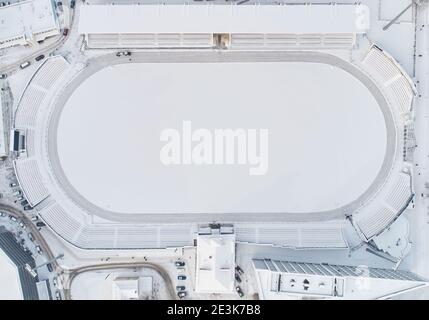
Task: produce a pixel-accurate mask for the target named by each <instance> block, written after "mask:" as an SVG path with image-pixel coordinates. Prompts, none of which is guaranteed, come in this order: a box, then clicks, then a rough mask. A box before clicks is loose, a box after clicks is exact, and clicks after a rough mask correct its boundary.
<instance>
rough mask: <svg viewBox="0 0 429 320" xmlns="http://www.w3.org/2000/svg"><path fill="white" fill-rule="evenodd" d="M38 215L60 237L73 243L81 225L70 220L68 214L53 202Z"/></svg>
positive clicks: (70, 217)
mask: <svg viewBox="0 0 429 320" xmlns="http://www.w3.org/2000/svg"><path fill="white" fill-rule="evenodd" d="M40 215H41V217H42V218H43V220H44V221H45V222H46V223H47V224H48V225H49V226H50V227H51V228H52V229H54V230H55V232H56V233H58V234H59V235H60V236H61V237H63V238H64V239H65V240H67V241H69V242H72V243H73V242H74V239H75V237H76V236H77V235H78V233H79V231H80V229H81V223H80V222H79V221H77V220H76V219H74V218H72V216H71V215H70V213H68V212H66V211H65V210H64V209H63V208H62V207H61V206H60V205H59V204H57V203H55V202H54V203H53V204H52V205H50V206H48V207H46V208H43V209H42V210H41V211H40Z"/></svg>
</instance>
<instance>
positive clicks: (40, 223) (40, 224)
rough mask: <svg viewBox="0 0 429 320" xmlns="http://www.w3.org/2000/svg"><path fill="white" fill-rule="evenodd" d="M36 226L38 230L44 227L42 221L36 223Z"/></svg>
mask: <svg viewBox="0 0 429 320" xmlns="http://www.w3.org/2000/svg"><path fill="white" fill-rule="evenodd" d="M24 209H25V208H24ZM36 226H37V227H39V228H42V227H45V226H46V224H44V223H43V222H42V221H39V222H36Z"/></svg>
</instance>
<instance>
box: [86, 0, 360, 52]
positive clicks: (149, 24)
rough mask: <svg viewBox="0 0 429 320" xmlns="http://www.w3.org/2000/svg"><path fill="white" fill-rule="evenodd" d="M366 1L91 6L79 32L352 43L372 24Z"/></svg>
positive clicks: (94, 38) (126, 41)
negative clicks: (309, 3) (357, 2)
mask: <svg viewBox="0 0 429 320" xmlns="http://www.w3.org/2000/svg"><path fill="white" fill-rule="evenodd" d="M358 14H361V15H362V19H361V20H362V21H363V22H366V21H368V16H367V14H368V8H366V7H365V6H363V5H359V7H358V6H356V5H336V4H335V5H317V4H313V5H307V4H306V5H298V4H294V5H286V4H285V5H282V6H280V7H279V6H277V5H259V6H233V5H204V6H202V5H193V6H189V5H183V6H181V5H169V6H168V5H145V6H135V5H115V6H112V5H85V6H82V8H81V13H80V19H79V33H81V34H83V35H85V39H86V44H87V46H88V48H93V49H101V48H211V47H215V46H218V45H219V43H217V36H218V35H224V40H225V39H227V40H228V39H229V40H230V43H229V42H228V41H226V43H225V45H227V46H228V47H230V48H231V49H240V50H247V49H256V48H257V49H291V48H294V47H295V48H296V47H299V48H320V47H331V48H351V47H352V46H354V45H355V41H356V35H358V34H362V33H365V32H366V30H367V28H368V24H367V23H363V24H362V25H358V24H357V23H354V21H355V20H356V18H357V15H358Z"/></svg>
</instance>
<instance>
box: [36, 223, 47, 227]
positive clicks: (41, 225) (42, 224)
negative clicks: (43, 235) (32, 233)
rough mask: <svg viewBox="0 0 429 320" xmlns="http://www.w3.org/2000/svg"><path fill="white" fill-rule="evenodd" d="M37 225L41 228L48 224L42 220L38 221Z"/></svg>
mask: <svg viewBox="0 0 429 320" xmlns="http://www.w3.org/2000/svg"><path fill="white" fill-rule="evenodd" d="M36 226H37V227H39V228H41V227H45V226H46V224H44V223H43V222H42V221H39V222H36Z"/></svg>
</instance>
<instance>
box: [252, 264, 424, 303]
mask: <svg viewBox="0 0 429 320" xmlns="http://www.w3.org/2000/svg"><path fill="white" fill-rule="evenodd" d="M253 266H254V269H255V272H256V277H257V282H258V290H259V296H260V298H262V299H287V298H290V299H293V298H325V299H363V298H364V299H387V298H389V297H392V296H394V295H396V294H399V293H403V292H407V291H410V290H415V289H418V288H421V287H423V286H427V285H428V282H427V281H426V280H424V279H422V278H421V277H419V276H417V275H415V274H413V273H411V272H408V271H401V270H391V269H379V268H369V267H366V266H357V267H353V266H345V265H331V264H319V263H302V262H291V261H274V260H270V259H266V260H262V259H255V260H253Z"/></svg>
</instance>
